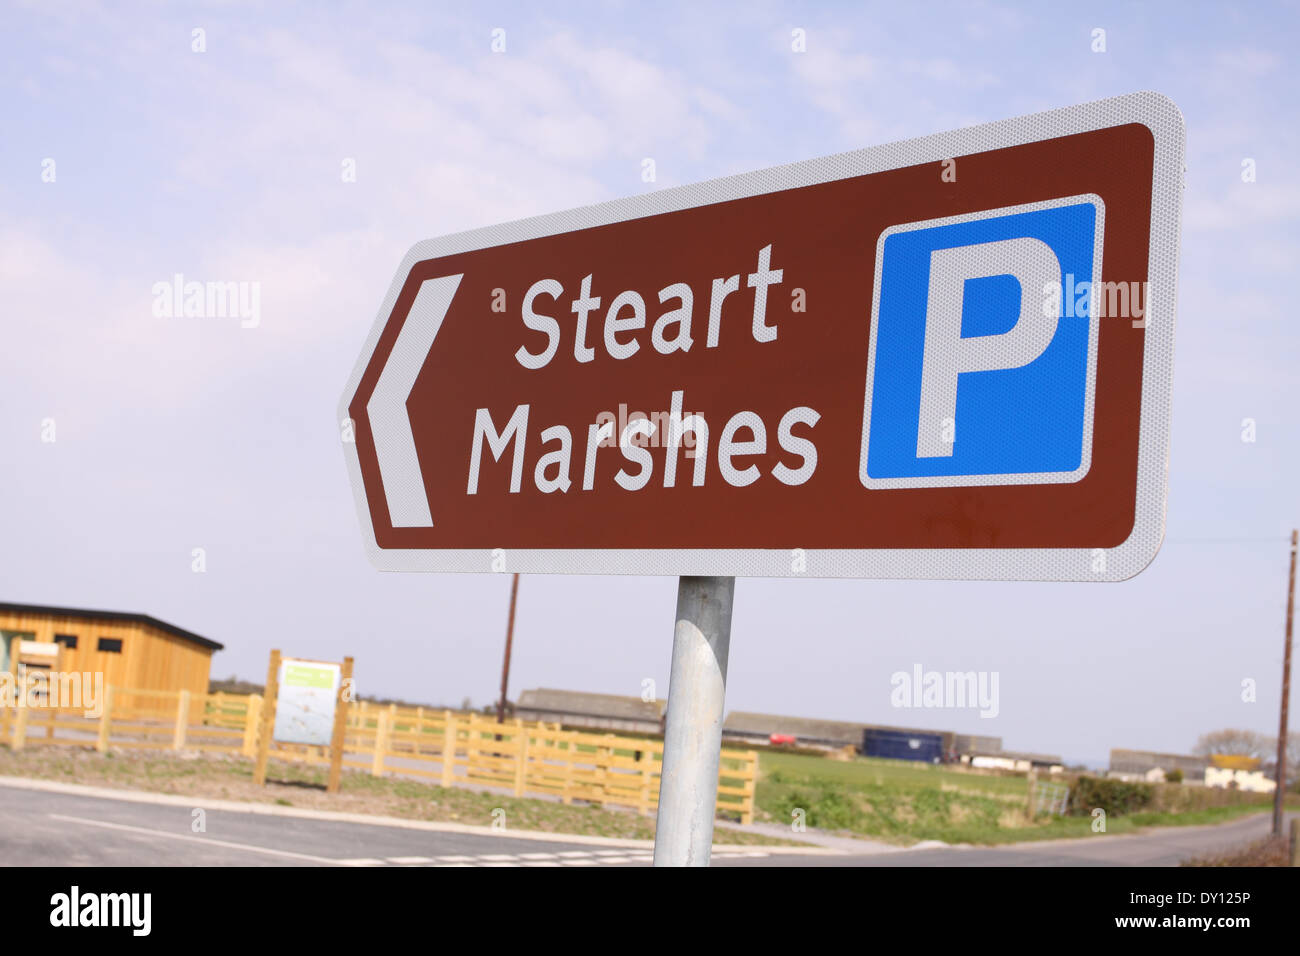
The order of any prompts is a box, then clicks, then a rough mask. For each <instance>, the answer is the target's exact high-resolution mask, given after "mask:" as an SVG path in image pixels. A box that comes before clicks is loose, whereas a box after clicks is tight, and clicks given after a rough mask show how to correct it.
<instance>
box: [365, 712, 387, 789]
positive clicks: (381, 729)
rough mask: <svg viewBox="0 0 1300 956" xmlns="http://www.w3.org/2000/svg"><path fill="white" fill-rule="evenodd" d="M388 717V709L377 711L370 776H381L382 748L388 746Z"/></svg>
mask: <svg viewBox="0 0 1300 956" xmlns="http://www.w3.org/2000/svg"><path fill="white" fill-rule="evenodd" d="M389 719H390V717H389V711H386V710H381V711H380V712H379V725H378V726H377V727H375V756H374V759H373V760H372V761H371V763H370V775H371V776H372V777H379V776H383V773H384V749H385V748H386V747H387V746H388V721H389Z"/></svg>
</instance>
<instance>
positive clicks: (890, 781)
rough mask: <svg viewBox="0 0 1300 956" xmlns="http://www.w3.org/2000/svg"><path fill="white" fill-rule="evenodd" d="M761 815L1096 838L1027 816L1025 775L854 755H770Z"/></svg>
mask: <svg viewBox="0 0 1300 956" xmlns="http://www.w3.org/2000/svg"><path fill="white" fill-rule="evenodd" d="M759 772H760V777H759V781H758V791H757V801H756V819H757V820H760V821H763V822H774V823H783V824H787V825H788V824H789V823H790V821H791V819H792V816H793V815H794V813H795V812H796V811H798V810H802V811H803V812H804V814H805V817H804V819H805V822H806V823H807V825H808V826H810V827H816V828H819V829H823V830H830V831H836V832H840V833H843V834H847V835H853V836H862V837H872V838H875V839H879V840H884V841H887V842H891V843H897V844H901V845H911V844H913V843H916V842H918V841H921V840H941V841H943V842H944V843H972V844H982V845H996V844H1006V843H1018V842H1024V841H1029V840H1055V839H1063V838H1071V837H1084V836H1091V835H1092V834H1093V832H1094V831H1093V829H1092V826H1093V821H1092V818H1091V817H1086V816H1082V817H1081V816H1065V817H1062V816H1052V815H1050V814H1042V815H1039V816H1038V817H1037V818H1036V819H1034V820H1033V821H1030V820H1029V819H1027V817H1026V815H1025V806H1026V798H1027V793H1028V791H1027V783H1026V780H1025V778H1024V777H1015V776H994V775H984V774H975V773H969V772H964V771H960V770H954V769H951V768H946V767H943V766H932V765H929V764H920V763H908V762H903V761H886V760H871V759H858V760H850V761H835V760H828V759H825V758H820V757H811V756H804V755H799V754H782V753H772V752H766V753H764V754H763V755H762V756H761V758H760V761H759ZM1270 805H1271V797H1269V796H1267V795H1260V797H1259V800H1258V802H1254V801H1251V802H1243V803H1238V804H1235V805H1231V806H1216V807H1209V808H1203V809H1194V810H1184V811H1180V812H1173V811H1143V812H1137V813H1133V814H1128V815H1123V816H1120V815H1116V814H1111V815H1110V816H1109V817H1108V818H1107V819H1106V831H1105V832H1106V833H1108V834H1121V833H1131V832H1134V831H1136V830H1139V829H1142V828H1145V827H1154V826H1196V825H1203V824H1212V823H1225V822H1227V821H1229V820H1234V819H1237V818H1238V817H1241V816H1243V815H1245V814H1250V813H1259V812H1262V811H1266V810H1267V809H1268V808H1269V806H1270Z"/></svg>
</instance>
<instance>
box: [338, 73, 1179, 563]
mask: <svg viewBox="0 0 1300 956" xmlns="http://www.w3.org/2000/svg"><path fill="white" fill-rule="evenodd" d="M1128 123H1141V124H1142V125H1144V126H1146V127H1147V128H1148V129H1149V130H1150V131H1151V135H1152V137H1153V138H1154V141H1155V156H1154V171H1153V177H1152V178H1153V182H1152V196H1151V240H1150V248H1149V267H1148V279H1149V283H1150V284H1149V292H1148V298H1147V313H1146V317H1145V321H1146V330H1145V331H1146V342H1145V351H1144V354H1143V362H1142V410H1141V421H1140V427H1139V453H1138V476H1137V500H1136V503H1135V515H1134V525H1133V530H1132V533H1131V534H1130V535H1129V537H1128V539H1127V540H1125V541H1124V542H1123V543H1122V544H1120V545H1118V546H1116V547H1114V548H1014V549H1008V548H944V549H934V548H880V549H806V550H805V549H801V548H799V547H798V546H797V542H796V543H793V545H792V547H791V548H776V549H760V548H734V549H733V548H726V549H695V548H687V549H681V548H662V549H645V548H630V549H628V548H623V549H595V548H592V549H587V548H578V549H575V548H563V549H561V548H555V549H551V548H520V549H513V548H512V549H504V548H498V549H486V548H477V549H419V550H416V549H406V550H396V549H392V550H385V549H382V548H380V547H379V546H378V544H377V542H376V540H375V533H374V528H373V526H372V525H371V521H370V511H369V506H368V505H367V503H366V492H365V485H364V482H363V481H362V477H361V465H360V461H359V459H358V457H357V450H356V445H355V443H353V442H347V441H344V442H342V443H341V444H342V445H343V451H344V457H345V459H346V462H347V468H348V476H349V478H350V480H351V482H352V488H353V497H354V499H355V501H356V506H357V514H358V518H359V520H360V524H361V528H362V533H363V535H364V538H365V545H366V551H367V553H368V555H369V557H370V560H371V562H372V563H373V564H374V565H375V567H377V568H379V569H380V570H385V571H444V572H492V571H498V572H520V573H555V574H647V575H726V576H744V577H857V578H879V579H889V578H893V579H899V578H903V579H953V580H991V581H1122V580H1125V579H1127V578H1130V577H1133V576H1134V575H1135V574H1137V573H1138V572H1140V571H1141V570H1142V569H1143V568H1145V567H1146V566H1147V565H1148V564H1149V563H1150V562H1151V560H1152V559H1153V558H1154V557H1155V555H1156V552H1157V551H1159V550H1160V545H1161V542H1162V541H1163V539H1164V530H1165V499H1166V492H1167V486H1168V466H1169V435H1170V419H1171V413H1172V379H1173V359H1174V318H1175V310H1176V306H1177V281H1178V251H1179V239H1180V234H1181V222H1182V192H1183V178H1184V150H1185V139H1186V132H1185V125H1184V122H1183V116H1182V113H1181V112H1180V111H1179V109H1178V107H1177V106H1176V105H1175V104H1174V103H1173V101H1172V100H1170V99H1169V98H1168V97H1166V96H1164V95H1163V94H1160V93H1156V92H1153V91H1142V92H1138V93H1130V94H1127V95H1124V96H1118V97H1113V98H1111V99H1105V100H1098V101H1096V102H1093V103H1084V104H1081V105H1079V106H1070V107H1066V108H1064V109H1058V110H1050V111H1048V112H1044V113H1035V114H1032V115H1029V116H1022V117H1017V118H1015V119H1008V120H1001V121H998V122H995V123H988V124H985V125H982V126H974V127H970V128H968V129H962V130H955V131H952V132H947V133H936V134H934V135H932V136H924V137H921V138H918V139H911V140H905V141H903V142H899V143H890V144H887V145H884V146H875V147H871V148H869V149H863V150H856V151H853V152H849V153H840V154H838V155H835V156H827V157H823V158H820V159H812V160H807V161H804V162H800V163H793V164H790V165H787V166H777V167H773V168H770V169H764V170H759V171H757V172H752V173H744V174H741V175H738V176H728V177H725V178H722V179H714V180H709V181H707V182H703V183H697V184H694V185H690V186H681V187H677V188H674V189H665V190H662V191H660V192H653V193H647V194H645V195H642V196H633V197H630V198H627V199H619V200H614V201H612V202H606V203H600V204H598V205H594V206H584V207H582V208H579V209H572V210H568V211H566V212H559V213H552V214H549V215H545V216H537V217H534V218H531V219H521V220H518V221H515V222H509V223H503V224H501V225H497V226H490V227H487V228H484V229H475V230H471V231H469V232H461V233H456V234H454V235H450V236H444V237H441V238H438V239H428V240H424V241H422V242H418V243H416V244H415V245H414V246H412V247H411V249H410V251H409V252H407V254H406V256H405V258H404V259H403V260H402V264H401V266H400V267H399V268H398V270H397V275H396V277H395V278H394V279H393V282H392V285H391V286H390V287H389V290H388V294H387V295H386V296H385V298H384V301H383V303H382V304H381V306H380V308H379V313H378V316H377V317H376V319H375V322H374V325H373V326H372V327H371V330H370V334H369V335H368V336H367V338H366V341H365V344H364V347H363V348H362V351H361V356H360V358H359V359H358V360H357V363H356V365H355V367H354V368H353V371H352V374H351V376H350V377H349V379H348V382H347V386H346V387H345V389H344V391H343V397H342V399H341V400H340V403H339V413H338V414H339V420H340V421H343V420H346V419H348V418H349V417H350V416H349V411H348V406H349V405H350V403H351V400H352V397H353V396H354V395H355V394H356V390H357V387H358V385H359V384H360V381H361V377H362V375H363V374H364V372H365V369H366V367H367V366H368V365H369V364H370V359H371V356H372V355H373V354H374V351H375V347H376V345H377V343H378V341H379V337H380V335H381V333H382V332H383V329H384V326H385V324H386V323H387V321H388V319H389V317H390V316H391V314H392V311H393V308H394V306H395V304H396V302H397V297H398V295H399V293H400V292H401V290H402V287H403V285H404V284H405V282H406V279H407V277H408V276H409V275H410V272H411V269H412V267H414V266H415V264H416V263H418V262H422V261H424V260H426V259H435V258H439V257H442V256H449V255H455V254H457V253H462V252H469V251H473V250H478V249H485V248H489V247H492V246H497V245H503V244H505V243H511V242H521V241H524V240H528V239H538V238H542V237H545V236H552V235H558V234H561V233H566V232H572V231H575V230H578V229H586V228H590V227H593V226H602V225H608V224H610V223H614V222H626V221H628V220H632V219H640V218H643V217H647V216H656V215H660V214H663V213H667V212H675V211H677V210H681V209H690V208H694V207H697V206H703V205H708V204H711V203H717V202H727V201H730V200H733V199H744V198H747V197H751V196H760V195H764V194H766V193H771V192H778V191H781V190H785V189H793V188H798V187H801V186H810V185H815V184H818V183H825V182H833V181H835V180H840V179H847V178H850V177H854V176H863V175H867V174H870V173H877V172H883V171H885V170H890V169H898V168H902V167H906V166H915V165H919V164H923V163H937V162H941V161H943V160H945V159H949V158H952V157H960V156H963V155H969V154H971V153H979V152H985V151H988V150H993V149H1002V148H1005V147H1008V146H1019V145H1022V144H1025V143H1032V142H1038V141H1041V140H1045V139H1055V138H1057V137H1061V136H1070V135H1074V134H1077V133H1084V132H1090V131H1093V130H1098V129H1107V128H1110V127H1114V126H1120V125H1124V124H1128ZM503 506H504V507H508V504H507V505H503Z"/></svg>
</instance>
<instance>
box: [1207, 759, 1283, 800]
mask: <svg viewBox="0 0 1300 956" xmlns="http://www.w3.org/2000/svg"><path fill="white" fill-rule="evenodd" d="M1259 765H1260V759H1259V758H1258V757H1237V756H1232V755H1229V754H1215V755H1214V756H1212V757H1211V758H1210V765H1209V766H1208V767H1206V768H1205V785H1206V786H1207V787H1224V788H1226V789H1231V790H1249V791H1250V792H1252V793H1272V792H1273V791H1274V790H1276V789H1277V783H1276V781H1273V780H1270V779H1269V778H1268V777H1266V776H1265V775H1264V771H1263V770H1260V769H1259Z"/></svg>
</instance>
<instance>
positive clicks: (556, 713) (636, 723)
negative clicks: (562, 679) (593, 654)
mask: <svg viewBox="0 0 1300 956" xmlns="http://www.w3.org/2000/svg"><path fill="white" fill-rule="evenodd" d="M664 707H665V702H664V701H657V700H642V699H641V698H640V697H626V696H622V695H619V694H592V693H588V692H586V691H577V690H554V689H551V688H547V687H539V688H537V689H536V690H526V691H523V692H522V693H520V695H519V702H518V703H517V704H516V705H515V716H516V717H518V718H520V719H521V720H539V721H545V722H546V723H548V724H563V725H564V726H566V727H585V728H588V729H591V730H619V731H624V732H626V733H637V734H660V733H663V729H664V723H663V722H664Z"/></svg>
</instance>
